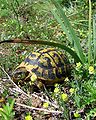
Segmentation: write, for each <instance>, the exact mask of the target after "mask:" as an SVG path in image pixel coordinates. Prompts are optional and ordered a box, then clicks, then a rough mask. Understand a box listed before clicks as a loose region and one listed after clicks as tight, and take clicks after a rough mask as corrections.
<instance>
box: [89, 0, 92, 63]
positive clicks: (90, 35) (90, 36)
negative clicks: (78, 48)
mask: <svg viewBox="0 0 96 120" xmlns="http://www.w3.org/2000/svg"><path fill="white" fill-rule="evenodd" d="M91 38H92V34H91V0H89V35H88V64H89V65H90V62H91V57H92V53H91Z"/></svg>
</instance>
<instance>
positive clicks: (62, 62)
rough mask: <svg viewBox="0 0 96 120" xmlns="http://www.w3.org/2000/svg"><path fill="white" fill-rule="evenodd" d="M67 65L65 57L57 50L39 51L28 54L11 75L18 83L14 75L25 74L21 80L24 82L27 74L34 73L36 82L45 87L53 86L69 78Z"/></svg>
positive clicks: (67, 61)
mask: <svg viewBox="0 0 96 120" xmlns="http://www.w3.org/2000/svg"><path fill="white" fill-rule="evenodd" d="M69 65H70V63H69V60H68V58H67V56H66V55H64V54H63V53H62V52H60V51H58V50H57V49H55V48H47V49H41V50H38V51H37V52H32V53H30V54H29V55H28V56H27V57H26V58H25V60H24V61H23V62H22V63H21V64H20V65H19V66H18V67H17V68H16V69H15V71H14V73H13V74H14V79H15V81H16V80H17V81H18V79H16V74H18V73H20V74H21V73H25V76H23V79H22V80H23V81H25V80H24V79H25V78H28V73H31V74H33V73H35V75H36V76H37V80H39V81H41V82H42V83H44V84H45V85H53V84H54V83H57V82H61V81H63V80H64V79H65V78H66V77H68V76H70V67H69ZM25 71H26V72H25ZM29 79H30V78H29Z"/></svg>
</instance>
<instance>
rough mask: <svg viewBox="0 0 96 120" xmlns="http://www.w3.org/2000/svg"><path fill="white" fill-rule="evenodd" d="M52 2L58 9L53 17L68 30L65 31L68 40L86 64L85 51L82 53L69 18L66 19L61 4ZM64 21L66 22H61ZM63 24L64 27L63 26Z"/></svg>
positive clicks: (54, 0) (52, 0)
mask: <svg viewBox="0 0 96 120" xmlns="http://www.w3.org/2000/svg"><path fill="white" fill-rule="evenodd" d="M51 2H52V3H53V4H54V5H55V7H56V11H55V12H57V13H55V12H53V11H52V13H53V15H54V16H55V18H56V19H57V21H58V22H59V24H60V25H61V27H62V28H63V30H64V29H66V30H64V32H65V33H66V35H67V37H68V40H69V41H70V42H71V44H72V45H73V47H74V48H75V50H76V53H77V55H78V56H79V58H80V60H81V61H82V63H85V56H84V54H83V51H82V48H81V45H80V40H79V38H78V37H77V36H76V33H75V31H74V30H73V28H72V26H71V24H70V22H69V20H68V18H67V17H66V15H65V13H64V11H63V9H62V7H61V6H60V4H59V3H58V2H57V1H56V0H51ZM57 14H58V15H57ZM59 16H60V17H61V18H60V17H59ZM60 19H61V20H60ZM62 20H63V21H64V22H61V21H62ZM62 23H63V25H62ZM68 32H69V33H68Z"/></svg>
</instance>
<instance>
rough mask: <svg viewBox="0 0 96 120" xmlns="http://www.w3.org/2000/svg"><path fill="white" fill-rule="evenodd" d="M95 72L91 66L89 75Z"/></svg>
mask: <svg viewBox="0 0 96 120" xmlns="http://www.w3.org/2000/svg"><path fill="white" fill-rule="evenodd" d="M94 72H95V70H94V67H93V66H90V67H89V74H94Z"/></svg>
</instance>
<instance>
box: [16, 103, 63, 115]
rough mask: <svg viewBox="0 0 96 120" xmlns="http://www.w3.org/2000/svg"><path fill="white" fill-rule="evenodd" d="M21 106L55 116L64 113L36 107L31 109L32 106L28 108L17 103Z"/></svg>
mask: <svg viewBox="0 0 96 120" xmlns="http://www.w3.org/2000/svg"><path fill="white" fill-rule="evenodd" d="M15 104H17V105H19V106H22V107H25V108H28V109H31V110H38V111H44V112H48V113H54V114H62V113H63V112H61V111H55V110H47V109H44V108H35V107H30V106H27V105H24V104H20V103H17V102H16V103H15Z"/></svg>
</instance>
